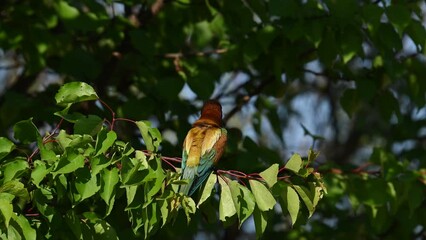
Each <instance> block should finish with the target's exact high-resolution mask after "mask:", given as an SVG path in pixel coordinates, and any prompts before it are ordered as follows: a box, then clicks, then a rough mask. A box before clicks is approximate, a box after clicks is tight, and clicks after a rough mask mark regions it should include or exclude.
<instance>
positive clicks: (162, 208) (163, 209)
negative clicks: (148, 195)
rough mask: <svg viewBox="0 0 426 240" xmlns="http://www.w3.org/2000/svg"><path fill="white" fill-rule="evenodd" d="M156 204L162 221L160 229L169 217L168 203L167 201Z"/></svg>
mask: <svg viewBox="0 0 426 240" xmlns="http://www.w3.org/2000/svg"><path fill="white" fill-rule="evenodd" d="M158 202H159V205H160V213H161V218H162V219H163V221H162V224H161V227H163V226H164V225H165V224H166V223H167V220H168V217H169V212H170V210H169V203H168V201H167V200H160V201H158Z"/></svg>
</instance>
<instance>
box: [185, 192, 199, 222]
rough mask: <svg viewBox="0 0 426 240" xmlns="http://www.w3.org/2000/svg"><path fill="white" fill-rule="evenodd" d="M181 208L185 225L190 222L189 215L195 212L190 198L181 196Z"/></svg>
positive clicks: (193, 203)
mask: <svg viewBox="0 0 426 240" xmlns="http://www.w3.org/2000/svg"><path fill="white" fill-rule="evenodd" d="M182 197H183V199H182V207H183V210H184V212H185V215H186V219H187V223H188V224H189V222H190V221H191V214H194V213H195V211H196V209H197V208H196V206H195V202H194V200H193V199H192V198H190V197H188V196H182Z"/></svg>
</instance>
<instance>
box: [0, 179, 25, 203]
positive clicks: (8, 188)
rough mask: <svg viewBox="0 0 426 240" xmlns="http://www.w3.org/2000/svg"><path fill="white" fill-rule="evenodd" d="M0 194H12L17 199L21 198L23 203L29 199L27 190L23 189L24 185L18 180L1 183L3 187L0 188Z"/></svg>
mask: <svg viewBox="0 0 426 240" xmlns="http://www.w3.org/2000/svg"><path fill="white" fill-rule="evenodd" d="M0 193H9V194H12V195H14V196H16V197H18V198H21V199H22V200H23V201H27V200H29V199H30V195H29V194H28V190H27V189H26V188H25V186H24V184H23V183H21V182H20V181H18V180H12V181H8V182H6V183H3V185H2V186H1V187H0Z"/></svg>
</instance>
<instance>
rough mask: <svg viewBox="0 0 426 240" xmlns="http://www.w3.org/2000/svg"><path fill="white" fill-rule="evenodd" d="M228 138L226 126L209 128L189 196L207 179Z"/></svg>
mask: <svg viewBox="0 0 426 240" xmlns="http://www.w3.org/2000/svg"><path fill="white" fill-rule="evenodd" d="M226 140H227V132H226V130H225V129H224V128H222V129H221V128H208V129H207V130H206V132H205V137H204V140H203V144H202V147H201V157H200V162H199V165H198V167H197V169H196V176H195V178H194V181H193V183H192V186H191V188H190V191H189V196H191V195H192V194H194V192H195V191H196V190H197V189H198V188H199V187H200V186H201V185H202V184H203V183H204V181H206V179H207V178H208V176H209V175H210V173H211V171H212V170H213V165H214V164H215V163H216V162H217V160H218V159H219V158H220V156H221V155H222V153H223V149H224V147H225V143H226Z"/></svg>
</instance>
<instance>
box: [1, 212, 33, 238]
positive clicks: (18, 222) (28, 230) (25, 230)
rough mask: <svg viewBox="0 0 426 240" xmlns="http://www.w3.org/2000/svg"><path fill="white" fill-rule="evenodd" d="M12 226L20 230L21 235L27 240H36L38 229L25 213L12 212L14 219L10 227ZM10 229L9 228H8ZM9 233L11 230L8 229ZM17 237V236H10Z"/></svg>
mask: <svg viewBox="0 0 426 240" xmlns="http://www.w3.org/2000/svg"><path fill="white" fill-rule="evenodd" d="M10 227H12V228H14V229H16V230H17V231H18V232H19V235H20V236H22V237H23V238H24V239H25V240H36V236H37V234H36V230H35V229H33V228H32V227H31V225H30V223H29V222H28V220H27V219H26V218H25V217H24V215H15V214H12V221H10V226H9V228H10ZM8 230H9V229H8ZM8 235H9V231H8ZM10 239H16V238H10Z"/></svg>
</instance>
